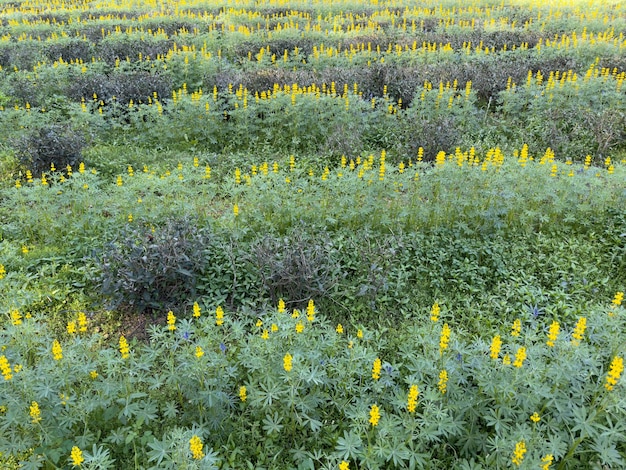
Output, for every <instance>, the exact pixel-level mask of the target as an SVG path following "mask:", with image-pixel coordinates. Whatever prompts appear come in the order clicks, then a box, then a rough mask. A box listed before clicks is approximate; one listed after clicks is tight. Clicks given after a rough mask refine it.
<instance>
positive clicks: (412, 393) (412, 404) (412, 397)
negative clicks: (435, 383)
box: [406, 385, 419, 413]
mask: <svg viewBox="0 0 626 470" xmlns="http://www.w3.org/2000/svg"><path fill="white" fill-rule="evenodd" d="M418 395H419V389H418V388H417V385H411V388H410V389H409V396H408V398H407V403H406V409H407V410H408V412H409V413H415V409H416V408H417V397H418Z"/></svg>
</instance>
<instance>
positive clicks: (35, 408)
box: [29, 401, 41, 424]
mask: <svg viewBox="0 0 626 470" xmlns="http://www.w3.org/2000/svg"><path fill="white" fill-rule="evenodd" d="M29 414H30V418H31V422H32V423H33V424H37V423H38V422H39V421H41V410H39V403H37V402H36V401H34V402H32V403H31V405H30V411H29Z"/></svg>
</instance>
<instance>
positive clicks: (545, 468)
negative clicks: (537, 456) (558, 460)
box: [541, 454, 554, 470]
mask: <svg viewBox="0 0 626 470" xmlns="http://www.w3.org/2000/svg"><path fill="white" fill-rule="evenodd" d="M553 461H554V456H553V455H552V454H546V455H545V456H544V457H543V458H542V459H541V462H543V465H541V470H549V469H550V466H551V465H552V462H553Z"/></svg>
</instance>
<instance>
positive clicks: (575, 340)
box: [572, 317, 587, 346]
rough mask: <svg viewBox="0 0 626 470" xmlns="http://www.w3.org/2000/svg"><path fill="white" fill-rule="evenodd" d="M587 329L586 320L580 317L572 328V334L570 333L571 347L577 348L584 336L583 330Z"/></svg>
mask: <svg viewBox="0 0 626 470" xmlns="http://www.w3.org/2000/svg"><path fill="white" fill-rule="evenodd" d="M586 328H587V319H586V318H585V317H580V318H579V319H578V321H577V322H576V326H575V327H574V332H573V333H572V345H573V346H578V345H579V344H580V342H581V341H582V339H583V335H584V334H585V329H586Z"/></svg>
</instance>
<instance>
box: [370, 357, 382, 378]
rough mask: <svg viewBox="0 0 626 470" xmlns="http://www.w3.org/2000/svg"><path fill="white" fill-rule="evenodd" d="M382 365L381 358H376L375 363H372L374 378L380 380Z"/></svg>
mask: <svg viewBox="0 0 626 470" xmlns="http://www.w3.org/2000/svg"><path fill="white" fill-rule="evenodd" d="M381 367H382V365H381V362H380V358H378V357H377V358H376V359H374V364H373V365H372V379H374V380H378V379H380V369H381Z"/></svg>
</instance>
